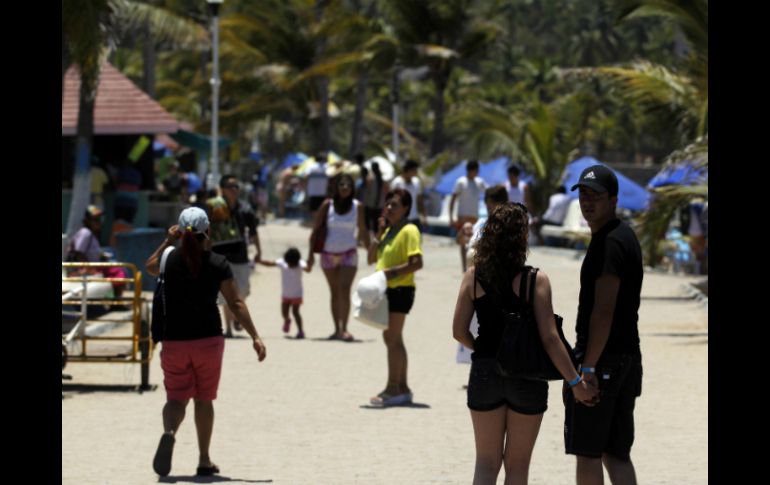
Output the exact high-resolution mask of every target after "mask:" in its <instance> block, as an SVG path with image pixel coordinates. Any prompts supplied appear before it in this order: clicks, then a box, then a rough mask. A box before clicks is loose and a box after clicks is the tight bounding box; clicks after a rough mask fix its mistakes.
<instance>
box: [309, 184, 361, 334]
mask: <svg viewBox="0 0 770 485" xmlns="http://www.w3.org/2000/svg"><path fill="white" fill-rule="evenodd" d="M332 187H333V194H334V195H333V199H326V200H325V201H324V202H323V204H322V205H321V208H320V210H319V211H318V213H317V214H316V218H315V224H314V226H313V231H312V233H311V234H310V250H309V251H308V252H309V257H308V265H309V266H310V267H311V268H312V266H313V263H314V261H315V258H314V255H313V242H314V241H315V239H316V237H318V236H319V234H320V233H319V231H322V228H323V226H324V225H325V226H326V237H325V238H324V246H323V250H322V251H321V269H323V272H324V275H325V276H326V281H327V282H328V283H329V290H330V291H331V297H332V298H331V300H332V301H331V310H332V319H333V320H334V333H333V334H331V335H330V336H329V339H330V340H344V341H346V342H351V341H352V340H353V336H352V335H351V334H350V333H349V332H348V318H349V317H350V288H351V286H352V285H353V279H354V278H355V276H356V271H357V270H358V252H357V250H356V240H359V241H361V243H362V244H363V245H364V247H368V246H369V231H367V230H366V225H365V224H364V211H363V210H362V209H361V207H360V203H359V202H358V201H357V200H355V199H354V197H353V196H354V189H353V187H354V184H353V177H351V176H350V175H349V174H342V175H340V176H339V177H338V178H337V180H335V181H334V183H333V185H332ZM356 229H358V231H357V232H358V233H357V234H356Z"/></svg>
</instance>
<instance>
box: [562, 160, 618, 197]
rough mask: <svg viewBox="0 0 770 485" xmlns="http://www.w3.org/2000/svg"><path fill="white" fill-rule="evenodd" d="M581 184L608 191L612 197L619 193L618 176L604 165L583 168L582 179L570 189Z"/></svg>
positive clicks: (598, 190) (596, 189)
mask: <svg viewBox="0 0 770 485" xmlns="http://www.w3.org/2000/svg"><path fill="white" fill-rule="evenodd" d="M581 185H582V186H583V187H588V188H589V189H593V190H595V191H597V192H608V193H609V195H610V197H616V196H617V195H618V178H617V177H616V176H615V172H613V171H612V170H611V169H610V168H608V167H605V166H604V165H592V166H590V167H588V168H587V169H585V170H583V173H581V174H580V180H579V181H578V183H576V184H575V185H573V186H572V188H571V189H570V190H575V189H577V188H578V187H580V186H581Z"/></svg>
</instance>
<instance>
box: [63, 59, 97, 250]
mask: <svg viewBox="0 0 770 485" xmlns="http://www.w3.org/2000/svg"><path fill="white" fill-rule="evenodd" d="M98 85H99V78H98V75H97V77H96V80H95V81H90V80H87V79H86V76H84V75H83V73H82V72H81V74H80V101H79V106H78V127H77V143H76V148H75V150H76V151H75V174H74V176H73V181H72V203H71V204H70V213H69V218H68V220H67V235H68V236H69V237H70V238H71V237H72V236H73V234H75V232H76V231H77V230H78V229H80V227H81V226H82V222H83V215H84V214H85V212H86V207H88V204H89V202H90V199H91V143H92V141H93V137H94V104H95V101H96V89H97V87H98Z"/></svg>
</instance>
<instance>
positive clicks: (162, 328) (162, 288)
mask: <svg viewBox="0 0 770 485" xmlns="http://www.w3.org/2000/svg"><path fill="white" fill-rule="evenodd" d="M173 250H174V247H173V246H169V247H167V248H166V249H164V250H163V255H162V256H161V257H160V274H159V275H158V284H157V285H156V286H155V293H154V294H153V297H152V324H151V325H150V332H151V334H152V341H153V343H155V344H157V343H158V342H160V341H162V340H163V336H164V334H165V333H166V277H165V273H166V260H167V259H168V255H169V254H171V251H173Z"/></svg>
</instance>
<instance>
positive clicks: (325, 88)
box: [317, 76, 331, 151]
mask: <svg viewBox="0 0 770 485" xmlns="http://www.w3.org/2000/svg"><path fill="white" fill-rule="evenodd" d="M317 86H318V97H319V98H320V103H321V106H320V108H321V109H320V116H321V126H320V130H321V131H320V133H319V134H318V135H319V137H318V138H319V139H318V149H319V150H322V151H329V145H330V143H331V123H330V122H329V78H328V77H326V76H323V77H320V78H318V81H317Z"/></svg>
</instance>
